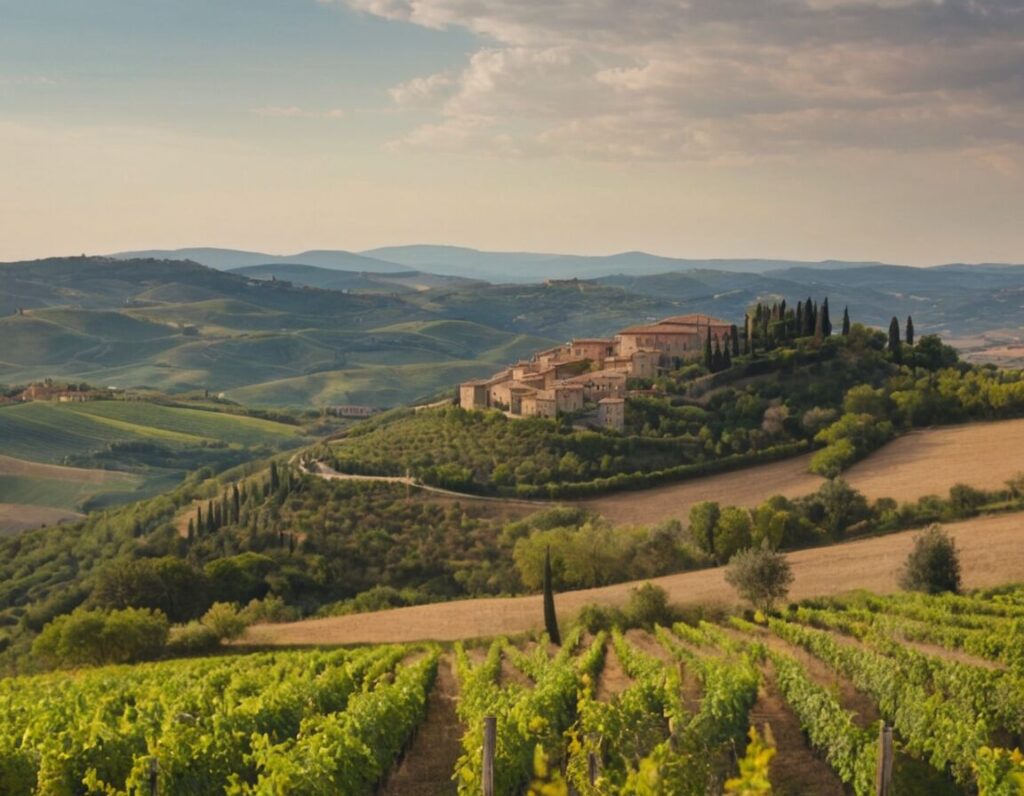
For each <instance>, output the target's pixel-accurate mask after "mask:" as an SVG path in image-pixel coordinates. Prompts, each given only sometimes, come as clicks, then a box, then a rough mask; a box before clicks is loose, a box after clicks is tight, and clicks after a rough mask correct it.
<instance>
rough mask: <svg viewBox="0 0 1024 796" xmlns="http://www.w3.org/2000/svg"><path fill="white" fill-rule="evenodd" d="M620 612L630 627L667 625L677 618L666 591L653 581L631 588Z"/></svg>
mask: <svg viewBox="0 0 1024 796" xmlns="http://www.w3.org/2000/svg"><path fill="white" fill-rule="evenodd" d="M622 613H623V616H624V618H625V620H626V624H627V625H628V626H630V627H646V628H652V627H654V625H666V626H668V625H671V624H672V623H673V622H675V621H676V620H677V619H678V618H679V617H678V612H677V611H676V610H675V608H674V607H673V606H671V605H669V602H668V592H667V591H665V590H664V589H663V588H661V587H660V586H655V585H654V584H653V583H645V584H643V585H642V586H637V587H636V588H634V589H632V590H631V592H630V595H629V602H627V603H626V607H625V608H624V609H623V612H622Z"/></svg>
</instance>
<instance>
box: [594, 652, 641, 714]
mask: <svg viewBox="0 0 1024 796" xmlns="http://www.w3.org/2000/svg"><path fill="white" fill-rule="evenodd" d="M632 682H633V680H632V678H631V677H630V676H629V675H628V674H626V670H625V669H623V668H622V661H620V660H619V656H618V655H617V654H616V652H615V645H614V644H612V643H611V642H608V644H607V646H606V647H605V650H604V665H603V666H602V667H601V673H600V674H599V675H598V676H597V685H596V687H595V688H594V699H596V700H597V701H598V702H611V700H612V699H613V698H614V697H615V696H617V695H619V694H621V693H622V692H623V691H625V690H626V689H627V688H629V686H630V684H631V683H632Z"/></svg>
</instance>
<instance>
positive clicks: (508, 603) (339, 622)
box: [243, 514, 1024, 644]
mask: <svg viewBox="0 0 1024 796" xmlns="http://www.w3.org/2000/svg"><path fill="white" fill-rule="evenodd" d="M946 528H947V530H948V531H949V532H950V533H951V534H952V535H953V537H954V538H955V539H956V542H957V545H958V546H959V547H960V550H961V564H962V566H963V579H964V586H965V588H977V587H984V586H994V585H998V584H1002V583H1008V582H1012V581H1021V580H1024V514H1003V515H997V516H988V517H977V518H974V519H972V520H967V521H965V522H959V523H953V524H950V525H947V526H946ZM915 533H917V532H916V531H904V532H902V533H894V534H889V535H887V536H880V537H876V538H871V539H861V540H857V541H853V542H847V543H843V544H837V545H832V546H829V547H819V548H814V549H811V550H800V551H797V552H794V553H790V554H789V556H788V558H789V560H790V562H791V563H792V565H793V574H794V576H795V580H794V583H793V588H792V590H791V593H790V597H791V598H792V599H794V600H799V599H803V598H806V597H813V596H817V595H826V594H838V593H841V592H845V591H850V590H852V589H860V588H863V589H870V590H871V591H874V592H879V593H885V592H891V591H894V590H896V588H897V583H896V581H897V575H898V571H899V568H900V566H901V564H902V562H903V560H904V559H905V558H906V555H907V553H908V552H909V551H910V548H911V543H912V539H913V537H914V535H915ZM651 582H653V583H655V584H657V585H659V586H661V587H662V588H664V589H665V590H666V591H668V593H669V596H670V598H671V599H672V600H673V601H676V602H682V603H687V602H732V601H734V600H735V593H734V592H733V590H732V588H731V587H730V586H729V585H728V584H726V582H725V578H724V571H723V569H722V568H716V569H706V570H700V571H697V572H686V573H682V574H679V575H669V576H667V577H662V578H654V579H652V581H651ZM636 585H637V584H635V583H620V584H616V585H614V586H606V587H603V588H598V589H583V590H580V591H574V592H565V593H562V594H559V595H558V597H557V607H558V611H559V612H560V614H561V615H562V616H563V617H568V616H570V615H571V614H573V613H575V612H576V611H578V610H579V609H580V608H581V607H582V606H583V605H585V604H587V603H594V602H596V603H603V604H607V605H621V604H623V603H625V602H626V600H627V599H628V598H629V593H630V589H631V588H632V587H634V586H636ZM541 620H542V610H541V597H540V595H531V596H528V597H508V598H493V599H476V600H460V601H455V602H448V603H437V604H433V605H420V606H413V607H410V608H397V609H394V610H391V611H383V612H375V613H365V614H352V615H349V616H340V617H330V618H326V619H309V620H305V621H302V622H295V623H292V624H279V625H257V626H254V627H252V628H250V629H249V631H248V633H247V635H246V636H245V637H244V638H243V643H249V644H352V643H357V642H358V643H362V642H366V643H381V642H405V641H414V640H421V639H434V640H438V641H450V640H455V639H469V638H480V637H485V636H496V635H502V634H514V633H520V632H524V631H527V630H533V629H537V628H539V627H540V626H541V624H542V622H541Z"/></svg>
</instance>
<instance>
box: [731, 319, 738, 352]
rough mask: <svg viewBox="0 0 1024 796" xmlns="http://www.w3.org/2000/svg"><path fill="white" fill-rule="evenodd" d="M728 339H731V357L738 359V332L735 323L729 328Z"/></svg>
mask: <svg viewBox="0 0 1024 796" xmlns="http://www.w3.org/2000/svg"><path fill="white" fill-rule="evenodd" d="M729 337H730V338H732V355H733V356H734V357H738V356H739V355H740V330H739V329H737V328H736V324H735V323H734V324H733V325H732V326H730V327H729Z"/></svg>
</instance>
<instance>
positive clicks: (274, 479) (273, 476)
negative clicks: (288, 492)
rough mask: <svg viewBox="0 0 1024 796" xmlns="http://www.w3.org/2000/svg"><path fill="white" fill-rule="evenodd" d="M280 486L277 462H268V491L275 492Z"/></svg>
mask: <svg viewBox="0 0 1024 796" xmlns="http://www.w3.org/2000/svg"><path fill="white" fill-rule="evenodd" d="M280 486H281V479H280V477H279V476H278V474H277V462H271V463H270V491H271V492H276V491H277V490H278V487H280Z"/></svg>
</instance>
